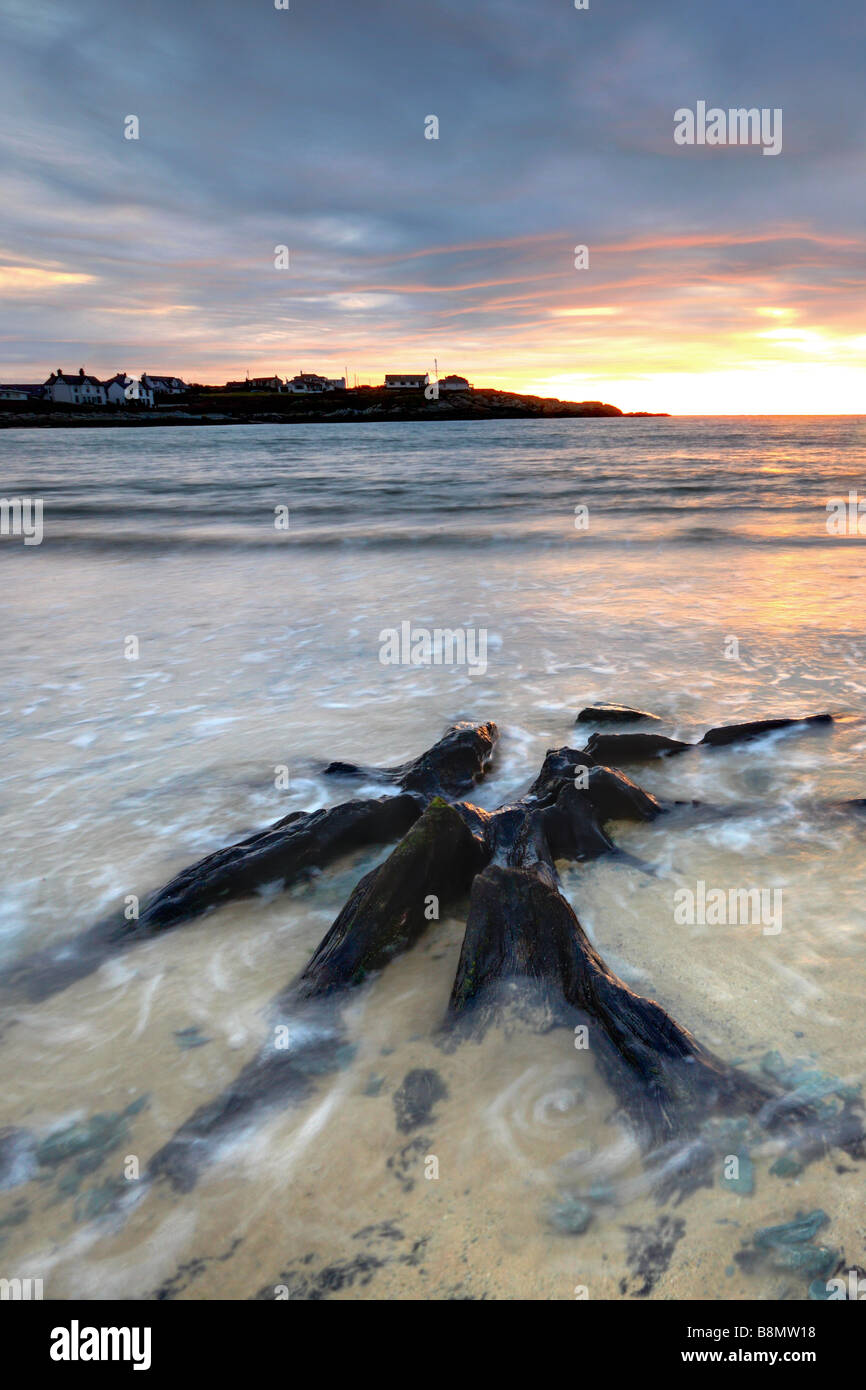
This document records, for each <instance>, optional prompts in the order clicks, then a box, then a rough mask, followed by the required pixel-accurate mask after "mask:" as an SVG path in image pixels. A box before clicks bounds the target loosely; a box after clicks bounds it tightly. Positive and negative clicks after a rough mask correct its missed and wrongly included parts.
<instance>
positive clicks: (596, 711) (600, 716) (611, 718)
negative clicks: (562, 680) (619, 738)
mask: <svg viewBox="0 0 866 1390" xmlns="http://www.w3.org/2000/svg"><path fill="white" fill-rule="evenodd" d="M647 719H652V720H654V721H658V715H657V714H650V713H649V712H648V711H647V710H645V709H629V707H628V705H615V704H608V703H607V702H606V701H602V703H601V704H598V705H587V707H586V709H582V710H581V711H580V714H579V715H578V716H577V718H576V719H575V721H574V722H575V724H637V723H639V722H644V721H646V720H647Z"/></svg>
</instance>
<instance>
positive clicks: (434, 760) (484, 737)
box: [325, 720, 499, 798]
mask: <svg viewBox="0 0 866 1390" xmlns="http://www.w3.org/2000/svg"><path fill="white" fill-rule="evenodd" d="M498 737H499V732H498V730H497V728H496V725H495V724H493V723H487V724H472V723H469V722H468V721H466V720H463V721H462V722H460V723H458V724H453V725H452V726H451V728H450V729H448V730H447V731H446V733H445V734H444V735H443V736H442V738H440V740H439V742H438V743H436V744H434V745H433V747H432V748H429V749H428V750H427V752H426V753H422V754H421V755H420V757H418V758H413V759H412V760H411V762H408V763H401V764H400V765H399V766H398V767H393V768H382V767H378V768H377V767H364V766H361V765H356V764H354V763H329V764H328V766H327V767H326V768H325V776H326V777H351V778H356V779H363V780H365V781H379V782H393V783H394V784H395V785H396V786H398V787H402V789H403V790H404V791H406V792H418V793H419V794H420V795H421V796H425V797H432V796H444V797H446V798H451V797H456V796H462V795H463V794H464V793H465V792H468V791H471V790H472V788H473V787H474V786H475V784H476V782H478V781H480V779H481V778H482V777H483V775H484V772H485V771H486V769H487V766H488V764H489V762H490V759H491V758H492V757H493V750H494V748H495V746H496V740H497V739H498Z"/></svg>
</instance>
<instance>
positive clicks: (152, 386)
mask: <svg viewBox="0 0 866 1390" xmlns="http://www.w3.org/2000/svg"><path fill="white" fill-rule="evenodd" d="M141 384H142V386H144V388H145V390H147V391H152V392H153V394H154V395H155V396H179V395H180V394H181V392H182V391H185V390H186V389H187V385H186V382H185V381H181V379H180V377H179V376H154V375H153V373H151V372H142V374H141Z"/></svg>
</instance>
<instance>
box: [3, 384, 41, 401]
mask: <svg viewBox="0 0 866 1390" xmlns="http://www.w3.org/2000/svg"><path fill="white" fill-rule="evenodd" d="M44 390H45V388H44V386H41V385H37V386H30V385H27V386H18V385H14V386H13V385H9V386H0V401H38V400H39V398H40V397H41V396H42V393H43V391H44Z"/></svg>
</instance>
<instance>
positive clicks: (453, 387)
mask: <svg viewBox="0 0 866 1390" xmlns="http://www.w3.org/2000/svg"><path fill="white" fill-rule="evenodd" d="M439 390H440V391H471V390H472V386H471V384H470V383H469V382H468V381H467V380H466V378H465V376H443V377H442V379H441V380H440V382H439Z"/></svg>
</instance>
